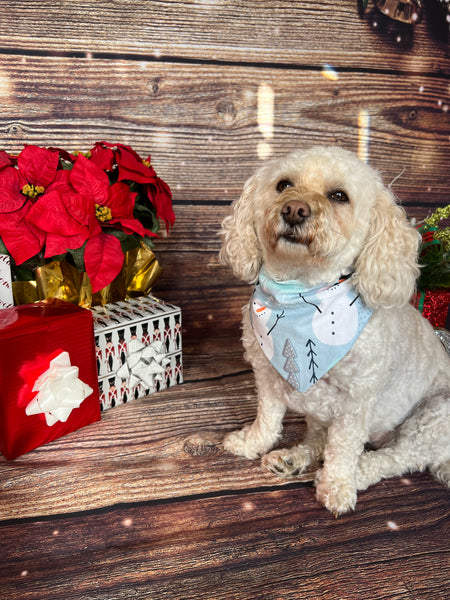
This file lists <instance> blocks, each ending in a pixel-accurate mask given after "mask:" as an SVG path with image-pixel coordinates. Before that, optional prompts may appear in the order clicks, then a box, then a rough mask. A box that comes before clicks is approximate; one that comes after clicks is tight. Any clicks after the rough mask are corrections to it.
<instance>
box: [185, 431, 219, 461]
mask: <svg viewBox="0 0 450 600" xmlns="http://www.w3.org/2000/svg"><path fill="white" fill-rule="evenodd" d="M220 448H221V436H220V435H219V434H218V433H215V432H202V433H194V434H192V435H190V436H189V437H187V438H186V439H185V440H184V444H183V451H184V452H186V454H189V455H190V456H206V455H208V454H209V455H215V454H217V453H218V452H219V450H220Z"/></svg>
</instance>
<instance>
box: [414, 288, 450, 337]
mask: <svg viewBox="0 0 450 600" xmlns="http://www.w3.org/2000/svg"><path fill="white" fill-rule="evenodd" d="M411 304H412V305H413V306H415V307H416V308H417V309H418V310H419V311H420V312H421V313H422V314H423V316H424V317H425V318H426V319H427V320H428V321H430V323H431V324H432V325H433V327H446V328H448V329H450V290H448V289H436V290H427V291H426V292H417V293H416V294H414V296H413V297H412V299H411Z"/></svg>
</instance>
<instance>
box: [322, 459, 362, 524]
mask: <svg viewBox="0 0 450 600" xmlns="http://www.w3.org/2000/svg"><path fill="white" fill-rule="evenodd" d="M314 485H315V486H316V498H317V500H318V501H319V502H320V503H321V504H323V505H324V506H325V508H327V509H328V510H329V511H330V512H332V513H333V515H334V516H335V517H337V516H339V515H343V514H345V513H347V512H349V511H351V510H354V508H355V506H356V496H357V494H356V485H355V483H353V482H351V481H347V480H345V479H343V480H339V479H336V478H333V477H329V476H327V475H326V474H325V469H321V470H320V471H319V472H318V473H317V476H316V479H315V482H314Z"/></svg>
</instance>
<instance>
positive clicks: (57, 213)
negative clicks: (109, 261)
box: [27, 189, 88, 238]
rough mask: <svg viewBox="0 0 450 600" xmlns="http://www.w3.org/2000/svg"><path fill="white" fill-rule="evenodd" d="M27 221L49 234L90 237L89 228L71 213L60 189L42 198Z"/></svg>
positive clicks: (32, 208) (34, 206)
mask: <svg viewBox="0 0 450 600" xmlns="http://www.w3.org/2000/svg"><path fill="white" fill-rule="evenodd" d="M27 220H28V222H30V223H33V225H35V226H36V227H39V229H41V230H42V231H46V232H48V233H55V234H57V235H65V236H68V235H80V234H83V233H85V235H86V238H87V236H88V228H87V227H86V225H85V224H83V223H80V222H79V221H78V220H77V219H76V218H74V217H73V216H72V215H71V214H70V213H69V211H68V210H67V206H66V202H65V198H64V195H63V194H61V192H60V190H58V189H53V190H51V191H49V192H47V193H46V194H44V195H43V196H40V197H39V198H38V199H37V200H36V202H35V203H34V204H33V206H32V207H31V209H30V212H29V213H28V217H27Z"/></svg>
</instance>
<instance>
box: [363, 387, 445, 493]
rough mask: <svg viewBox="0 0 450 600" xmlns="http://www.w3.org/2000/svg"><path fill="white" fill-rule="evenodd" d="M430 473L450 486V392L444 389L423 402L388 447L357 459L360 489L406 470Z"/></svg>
mask: <svg viewBox="0 0 450 600" xmlns="http://www.w3.org/2000/svg"><path fill="white" fill-rule="evenodd" d="M427 467H428V468H429V469H430V471H431V473H432V474H433V475H434V476H435V477H436V479H438V480H439V481H441V482H442V483H443V484H444V485H447V486H450V391H449V390H447V389H446V390H441V391H440V392H439V393H437V394H434V395H433V396H432V397H430V398H428V399H426V400H425V401H423V402H422V403H421V404H420V405H419V406H418V407H417V408H416V410H415V411H414V412H413V413H412V415H411V416H410V417H409V418H408V419H407V420H406V421H405V422H404V423H403V425H401V426H400V427H399V429H398V431H397V435H396V439H395V441H394V442H393V443H392V444H391V445H390V446H387V447H385V448H380V449H379V450H376V451H370V452H365V453H364V454H362V455H361V456H360V458H359V461H358V467H357V472H356V480H357V488H358V489H359V490H365V489H366V488H368V487H369V486H370V485H374V484H375V483H377V482H378V481H380V479H384V478H387V477H399V476H401V475H403V474H404V473H412V472H414V471H424V470H425V469H426V468H427Z"/></svg>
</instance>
